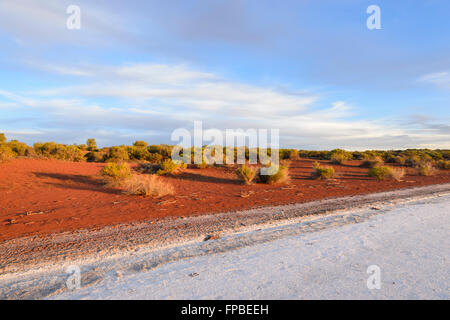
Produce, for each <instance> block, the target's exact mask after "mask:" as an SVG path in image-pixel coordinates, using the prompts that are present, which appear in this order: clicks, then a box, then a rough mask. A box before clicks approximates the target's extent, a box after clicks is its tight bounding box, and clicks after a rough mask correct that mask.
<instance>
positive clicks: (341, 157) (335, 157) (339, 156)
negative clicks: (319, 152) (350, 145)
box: [330, 149, 352, 164]
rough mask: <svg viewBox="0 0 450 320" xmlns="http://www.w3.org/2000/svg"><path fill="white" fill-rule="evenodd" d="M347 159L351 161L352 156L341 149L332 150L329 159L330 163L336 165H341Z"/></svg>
mask: <svg viewBox="0 0 450 320" xmlns="http://www.w3.org/2000/svg"><path fill="white" fill-rule="evenodd" d="M349 159H352V154H350V153H348V152H347V151H345V150H341V149H336V150H333V152H332V153H331V157H330V160H331V162H332V163H336V164H342V163H343V162H344V161H345V160H349Z"/></svg>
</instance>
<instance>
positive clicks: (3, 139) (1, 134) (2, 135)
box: [0, 133, 6, 143]
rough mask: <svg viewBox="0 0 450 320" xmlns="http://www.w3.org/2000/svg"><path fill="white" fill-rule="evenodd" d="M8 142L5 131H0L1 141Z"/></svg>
mask: <svg viewBox="0 0 450 320" xmlns="http://www.w3.org/2000/svg"><path fill="white" fill-rule="evenodd" d="M4 142H6V137H5V134H4V133H0V143H4Z"/></svg>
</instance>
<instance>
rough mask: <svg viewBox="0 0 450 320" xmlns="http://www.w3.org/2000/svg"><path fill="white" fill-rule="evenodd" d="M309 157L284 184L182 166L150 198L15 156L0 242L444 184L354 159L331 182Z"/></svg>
mask: <svg viewBox="0 0 450 320" xmlns="http://www.w3.org/2000/svg"><path fill="white" fill-rule="evenodd" d="M313 162H314V161H313V160H306V159H301V160H295V161H292V162H291V164H290V175H291V183H290V184H289V185H278V186H277V185H266V184H260V183H257V184H254V185H250V186H247V185H243V184H241V183H240V181H239V180H238V179H237V177H236V175H235V173H234V169H232V168H225V167H214V168H207V169H186V170H185V171H184V172H183V173H181V174H178V175H177V176H174V177H164V179H166V180H167V181H170V182H171V183H172V184H173V185H174V187H175V190H176V192H175V194H174V195H173V196H166V197H164V198H159V199H152V198H144V197H138V196H128V195H124V194H122V193H121V191H120V190H116V189H108V188H105V187H104V186H103V184H102V182H101V179H100V176H99V175H98V172H99V170H100V169H101V168H102V167H103V166H104V164H102V163H85V162H66V161H58V160H33V159H16V160H13V161H11V162H7V163H2V164H0V241H4V240H8V239H13V238H18V237H23V236H27V235H38V234H41V235H43V234H50V233H55V232H62V231H74V230H78V229H86V228H100V227H104V226H107V225H115V224H120V223H126V222H133V221H152V220H156V219H160V218H164V217H177V216H192V215H201V214H210V213H217V212H228V211H233V210H242V209H249V208H254V207H261V206H270V205H281V204H288V203H301V202H307V201H313V200H318V199H324V198H333V197H341V196H348V195H356V194H367V193H373V192H380V191H387V190H393V189H401V188H408V187H415V186H424V185H430V184H439V183H448V182H450V172H449V171H438V172H437V174H436V175H434V176H430V177H425V176H418V175H416V173H415V170H414V169H407V174H406V175H405V177H404V178H403V181H401V182H396V181H377V180H376V179H375V178H370V177H368V176H367V169H364V168H360V167H358V165H359V164H360V162H359V161H348V162H347V163H346V164H345V165H332V166H333V167H334V168H335V170H336V173H337V175H338V177H337V178H336V179H334V180H312V179H311V178H310V173H311V170H312V164H313ZM323 162H324V163H326V161H323ZM327 164H328V163H327Z"/></svg>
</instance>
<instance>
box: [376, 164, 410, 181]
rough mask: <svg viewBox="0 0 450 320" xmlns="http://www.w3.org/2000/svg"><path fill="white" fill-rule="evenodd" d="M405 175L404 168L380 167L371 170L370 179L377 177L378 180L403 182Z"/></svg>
mask: <svg viewBox="0 0 450 320" xmlns="http://www.w3.org/2000/svg"><path fill="white" fill-rule="evenodd" d="M404 175H405V170H404V169H402V168H393V167H388V166H380V167H375V168H370V169H369V177H375V178H377V179H378V180H385V179H394V180H397V181H401V179H402V178H403V176H404Z"/></svg>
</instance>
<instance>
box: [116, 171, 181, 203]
mask: <svg viewBox="0 0 450 320" xmlns="http://www.w3.org/2000/svg"><path fill="white" fill-rule="evenodd" d="M162 179H163V178H161V177H158V176H156V175H133V176H132V177H131V179H127V180H126V181H125V182H124V184H123V189H124V193H126V194H129V195H142V196H150V197H155V198H159V197H163V196H166V195H171V194H174V187H173V186H172V185H171V184H170V183H168V182H166V181H163V180H162Z"/></svg>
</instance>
